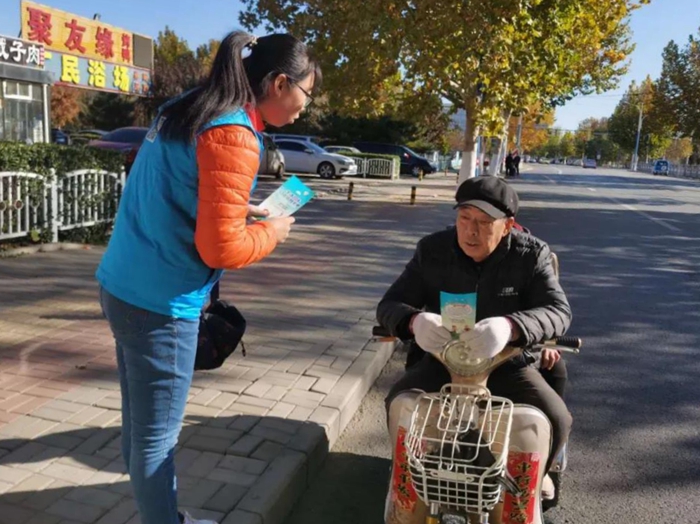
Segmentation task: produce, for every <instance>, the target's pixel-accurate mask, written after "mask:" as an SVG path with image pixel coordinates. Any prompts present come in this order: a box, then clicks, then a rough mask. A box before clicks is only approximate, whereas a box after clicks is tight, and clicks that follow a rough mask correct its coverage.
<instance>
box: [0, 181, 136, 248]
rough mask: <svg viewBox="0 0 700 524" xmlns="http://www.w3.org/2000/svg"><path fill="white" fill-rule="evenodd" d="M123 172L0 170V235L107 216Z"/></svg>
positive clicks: (53, 235) (86, 223) (53, 230)
mask: <svg viewBox="0 0 700 524" xmlns="http://www.w3.org/2000/svg"><path fill="white" fill-rule="evenodd" d="M125 179H126V175H125V173H124V172H122V173H120V174H116V173H109V172H107V171H102V170H90V169H80V170H78V171H72V172H70V173H66V174H65V175H62V176H59V177H57V176H56V175H55V174H54V173H52V174H51V175H49V176H44V175H40V174H37V173H24V172H17V171H9V172H0V240H7V239H11V238H18V237H24V236H27V235H30V234H31V233H32V232H34V231H39V232H41V231H49V232H50V240H51V242H58V233H59V231H66V230H69V229H74V228H77V227H90V226H94V225H95V224H98V223H101V222H111V221H113V220H114V218H115V217H116V213H117V206H118V202H119V198H120V197H121V192H122V188H123V187H124V183H125Z"/></svg>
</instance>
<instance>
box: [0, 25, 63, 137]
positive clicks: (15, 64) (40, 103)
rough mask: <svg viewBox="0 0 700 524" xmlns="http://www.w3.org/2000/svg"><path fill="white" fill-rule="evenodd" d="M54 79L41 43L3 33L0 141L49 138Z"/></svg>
mask: <svg viewBox="0 0 700 524" xmlns="http://www.w3.org/2000/svg"><path fill="white" fill-rule="evenodd" d="M52 83H53V76H52V75H51V73H49V72H48V71H44V48H43V47H42V46H40V45H37V44H34V43H32V42H27V41H24V40H19V39H17V38H9V37H3V36H0V141H3V140H9V141H18V142H27V143H37V142H49V141H50V123H49V109H50V105H49V104H50V96H49V86H50V85H51V84H52Z"/></svg>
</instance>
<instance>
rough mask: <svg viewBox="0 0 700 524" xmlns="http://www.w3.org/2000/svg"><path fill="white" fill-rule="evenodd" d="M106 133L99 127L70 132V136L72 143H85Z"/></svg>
mask: <svg viewBox="0 0 700 524" xmlns="http://www.w3.org/2000/svg"><path fill="white" fill-rule="evenodd" d="M106 134H107V131H103V130H101V129H81V130H79V131H75V132H73V133H71V135H70V138H71V142H72V143H73V144H87V143H88V142H90V140H99V139H100V138H102V137H103V136H105V135H106Z"/></svg>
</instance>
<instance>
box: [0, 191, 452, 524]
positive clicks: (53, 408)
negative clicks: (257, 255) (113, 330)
mask: <svg viewBox="0 0 700 524" xmlns="http://www.w3.org/2000/svg"><path fill="white" fill-rule="evenodd" d="M423 184H424V187H425V190H423V189H420V190H419V191H429V192H430V193H432V194H431V195H430V202H431V203H430V204H428V203H420V202H426V201H427V200H428V198H427V197H426V198H425V199H419V205H417V206H414V207H409V206H407V205H405V204H403V203H397V201H396V200H395V199H389V198H381V197H382V196H387V195H388V193H387V192H383V194H382V191H379V192H377V191H369V192H367V191H365V193H363V191H362V189H361V188H360V191H358V193H356V194H357V195H359V196H358V197H357V198H356V199H355V201H353V202H347V201H345V198H346V196H344V195H342V194H338V193H332V192H331V193H325V194H324V193H322V195H321V197H320V198H319V199H318V200H317V201H315V202H313V203H312V204H310V205H309V206H308V208H307V209H305V210H303V211H302V212H301V213H300V214H299V217H298V220H297V224H296V225H295V229H294V231H293V235H292V238H291V239H290V240H289V241H288V242H287V243H286V244H285V245H284V246H282V247H281V248H280V249H279V250H278V251H277V253H276V254H274V255H273V256H272V257H270V258H269V259H268V260H266V261H265V262H263V263H261V264H259V265H257V266H254V267H252V268H248V269H245V270H242V271H240V272H229V273H228V274H227V276H226V278H225V280H224V282H223V283H222V286H221V294H222V297H223V298H226V299H229V300H231V301H232V302H234V303H235V304H236V305H237V306H238V307H239V308H240V310H241V311H242V312H243V313H244V315H245V316H246V318H247V320H248V326H249V328H248V332H247V334H246V337H245V339H244V340H245V341H246V348H247V350H248V356H247V357H245V358H244V357H242V355H241V354H240V352H236V353H235V354H234V356H232V357H231V358H230V359H229V360H228V361H227V362H226V363H225V365H224V366H223V367H222V368H221V369H219V370H216V371H215V372H197V373H196V374H195V380H194V383H193V387H192V390H191V394H190V402H189V404H188V408H187V417H186V421H185V427H184V428H183V431H182V435H181V438H180V443H179V447H178V450H177V455H176V462H177V471H178V491H179V497H180V505H181V507H183V508H184V509H187V510H188V511H190V512H192V513H193V515H195V516H197V517H200V518H202V517H206V518H211V519H214V520H216V521H218V522H220V523H222V524H281V523H282V522H283V521H284V518H285V516H286V515H287V514H288V512H289V511H290V509H291V508H292V506H293V504H294V503H295V501H296V500H297V498H298V497H299V496H300V495H301V493H303V492H304V490H305V489H306V487H307V486H308V484H309V482H310V479H311V478H313V476H314V475H315V474H316V472H317V471H318V468H319V466H320V464H321V463H322V461H323V459H324V457H325V455H326V453H327V452H328V449H329V446H332V445H333V443H334V442H335V440H336V439H337V438H338V436H339V434H340V433H341V432H342V430H343V428H344V427H345V426H346V425H347V423H348V422H349V421H350V419H351V418H352V416H353V414H354V413H355V411H356V409H357V407H358V406H359V403H360V401H361V400H362V397H363V396H364V394H365V393H366V392H367V390H368V388H369V387H370V385H371V384H372V382H373V381H374V379H375V378H376V376H377V375H378V374H379V372H380V371H381V369H382V367H383V366H384V364H385V363H386V361H387V359H388V357H389V355H390V353H391V351H392V349H393V347H392V346H391V345H390V344H382V343H376V342H371V341H370V340H369V339H370V336H371V328H372V326H373V324H374V310H375V307H376V304H377V301H378V300H379V298H380V297H381V295H382V293H383V292H384V290H385V289H386V287H387V286H388V284H389V283H390V282H391V281H392V280H393V279H394V278H395V277H396V276H397V275H398V274H399V272H400V271H401V269H402V268H403V266H404V264H405V263H406V262H407V261H408V259H409V257H410V255H411V253H412V250H413V248H414V247H415V243H416V241H417V240H418V238H420V236H422V235H423V234H426V233H428V232H432V231H435V230H437V229H440V228H442V227H444V226H446V225H447V224H448V223H449V222H450V220H451V216H452V215H451V213H450V207H449V205H448V204H449V195H451V191H453V188H454V185H453V184H454V180H452V179H451V178H450V179H446V180H436V181H430V180H426V181H424V182H423ZM339 185H342V182H341V183H340V184H339ZM344 185H345V186H347V184H344ZM404 185H406V184H404ZM358 186H362V184H361V183H360V182H358ZM397 187H398V186H397ZM402 187H403V186H402ZM406 187H409V190H410V184H408V185H407V186H406ZM428 188H430V189H428ZM402 191H404V189H402ZM404 192H405V191H404ZM365 195H366V196H367V198H366V199H365V198H364V197H365ZM377 195H379V196H377ZM387 200H393V201H391V202H389V201H387ZM403 201H404V200H403V199H402V200H401V202H403ZM406 201H407V199H406ZM100 255H101V250H100V249H90V250H79V251H62V252H55V253H40V254H36V255H31V256H26V257H20V258H15V259H0V290H2V291H1V294H0V297H2V298H1V300H0V524H76V523H84V524H93V523H97V524H125V523H128V524H136V523H138V522H139V519H138V517H137V516H136V509H135V506H134V502H133V498H132V496H131V490H130V487H129V484H128V479H127V477H126V475H125V473H124V467H123V463H122V461H121V458H120V451H119V447H120V430H119V427H120V403H121V399H120V394H119V385H118V376H117V372H116V363H115V359H114V348H113V341H112V339H111V335H110V333H109V328H108V326H107V325H106V323H105V322H104V320H103V319H102V318H101V315H100V312H99V306H98V304H97V290H96V286H95V282H94V279H93V277H92V275H93V273H94V269H95V267H96V264H97V263H98V261H99V258H100Z"/></svg>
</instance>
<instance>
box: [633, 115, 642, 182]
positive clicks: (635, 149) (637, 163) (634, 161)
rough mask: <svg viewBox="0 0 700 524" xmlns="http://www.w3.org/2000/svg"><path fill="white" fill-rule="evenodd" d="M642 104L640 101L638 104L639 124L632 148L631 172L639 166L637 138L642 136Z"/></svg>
mask: <svg viewBox="0 0 700 524" xmlns="http://www.w3.org/2000/svg"><path fill="white" fill-rule="evenodd" d="M643 107H644V106H643V104H642V102H641V101H640V102H639V123H638V124H637V143H636V144H635V146H634V158H633V161H632V171H636V170H637V166H638V165H639V138H640V137H641V134H642V120H643V118H644V116H643Z"/></svg>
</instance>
